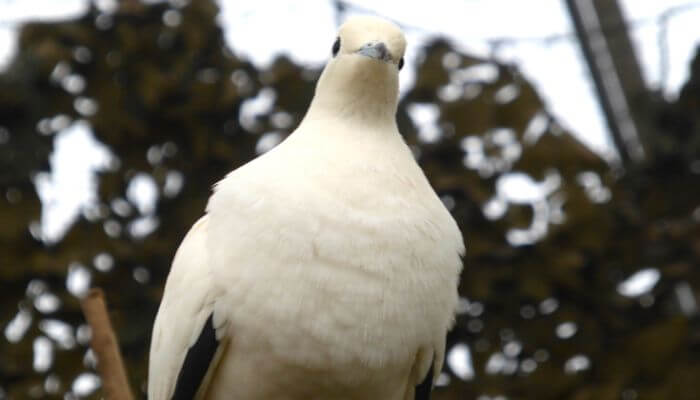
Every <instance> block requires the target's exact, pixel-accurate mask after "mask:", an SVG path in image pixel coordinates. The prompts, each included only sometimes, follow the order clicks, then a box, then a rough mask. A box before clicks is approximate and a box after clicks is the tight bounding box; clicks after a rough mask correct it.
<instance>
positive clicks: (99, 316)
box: [81, 289, 133, 400]
mask: <svg viewBox="0 0 700 400" xmlns="http://www.w3.org/2000/svg"><path fill="white" fill-rule="evenodd" d="M81 307H82V309H83V314H84V315H85V319H86V320H87V322H88V324H90V329H91V330H92V339H91V340H90V347H92V351H94V352H95V356H96V357H97V370H98V371H99V372H100V376H101V378H102V390H103V392H104V396H105V398H106V399H107V400H133V396H132V393H131V389H130V387H129V381H128V380H127V379H126V372H125V370H124V361H123V360H122V355H121V353H120V351H119V345H118V343H117V338H116V335H115V334H114V330H113V329H112V324H111V323H110V321H109V315H108V314H107V307H106V305H105V300H104V293H103V292H102V290H101V289H90V291H88V294H87V296H85V298H84V299H83V300H82V302H81Z"/></svg>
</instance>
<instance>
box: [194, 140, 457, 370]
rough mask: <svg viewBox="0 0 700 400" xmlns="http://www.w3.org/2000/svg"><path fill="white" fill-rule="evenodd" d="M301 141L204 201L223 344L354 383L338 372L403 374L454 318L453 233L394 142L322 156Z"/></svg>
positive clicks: (355, 145) (358, 144) (333, 149)
mask: <svg viewBox="0 0 700 400" xmlns="http://www.w3.org/2000/svg"><path fill="white" fill-rule="evenodd" d="M397 139H398V140H397ZM305 140H306V138H305V137H304V136H303V135H299V136H298V137H293V138H290V139H289V140H288V142H285V143H284V144H283V145H281V147H280V148H277V149H274V150H273V151H272V152H271V153H269V154H267V155H266V156H264V157H261V158H259V159H257V160H255V161H254V162H253V163H251V164H249V166H245V167H243V168H241V169H239V170H237V171H236V172H234V173H233V174H231V175H229V176H228V177H227V178H226V179H224V180H223V181H222V182H221V183H220V184H219V185H218V187H217V190H216V193H215V194H214V195H213V196H212V199H211V200H210V204H209V207H208V211H209V214H210V221H211V225H210V232H209V233H210V234H209V240H208V243H207V246H208V248H209V250H210V252H211V255H212V257H211V259H212V260H217V261H216V263H215V264H214V265H213V266H212V267H213V268H212V269H213V271H214V281H215V282H217V284H219V285H220V286H222V289H223V290H224V291H225V292H226V293H227V294H226V299H225V301H221V302H220V304H222V305H235V307H231V308H230V309H228V310H222V311H225V312H226V313H227V314H228V315H229V317H230V321H231V329H232V330H233V331H232V332H231V335H232V337H233V338H234V339H233V341H234V343H235V341H236V336H237V335H244V336H245V337H246V338H247V339H245V341H246V343H248V344H247V345H249V346H251V348H250V349H248V350H247V351H248V352H250V351H253V352H254V351H255V350H254V349H253V348H254V347H256V346H260V347H265V348H266V350H264V351H269V352H270V354H267V355H266V357H268V358H274V359H276V360H277V361H283V364H285V362H286V364H285V365H304V366H306V367H308V368H319V369H321V370H323V369H328V368H330V367H331V366H333V367H334V368H338V371H343V372H344V373H345V375H346V376H339V377H338V379H346V380H350V381H352V380H358V379H360V378H359V377H357V376H347V369H346V368H343V366H347V365H348V364H353V365H358V366H359V365H362V366H365V367H366V368H367V369H365V371H366V373H367V374H369V373H373V372H372V370H381V369H382V368H387V367H389V366H392V367H391V368H388V370H391V369H393V370H394V371H398V370H401V369H404V370H405V369H406V368H407V366H408V368H410V366H411V365H412V363H413V360H414V359H415V357H416V352H417V351H418V350H419V349H421V348H423V347H430V346H434V345H435V342H436V341H441V340H444V335H445V332H446V330H447V329H448V327H449V324H450V323H451V321H452V317H453V312H454V308H455V305H456V301H457V294H456V287H457V279H458V275H459V272H460V270H461V260H460V257H459V254H460V253H461V252H462V251H463V244H462V238H461V234H460V233H459V230H458V229H457V226H456V224H455V222H454V220H453V219H452V218H451V216H450V215H449V213H448V212H447V211H446V210H445V208H444V206H443V205H442V203H441V202H440V200H439V199H438V198H437V196H436V195H435V194H434V192H433V191H432V189H431V188H430V186H429V185H428V183H427V180H426V179H425V177H424V176H423V174H422V172H421V171H420V169H419V168H418V166H417V165H415V162H414V161H413V159H412V156H411V154H410V151H409V150H408V148H407V147H406V146H405V144H404V143H403V141H402V140H401V139H400V137H398V136H397V137H396V138H392V137H390V138H381V140H376V139H375V140H372V139H366V140H365V139H358V140H356V141H354V142H351V143H350V144H348V143H345V144H344V145H343V146H338V145H337V143H335V142H334V141H333V140H326V141H324V142H322V143H323V145H322V146H323V148H324V151H323V152H316V149H318V147H317V146H318V141H317V142H316V147H312V146H305V143H304V142H305ZM304 149H306V151H304ZM397 149H398V150H399V151H397ZM346 152H352V157H348V156H347V155H346V154H345V153H346ZM388 154H391V155H390V156H389V155H388ZM358 155H359V156H358ZM291 157H294V159H291ZM253 165H254V168H251V167H253ZM281 165H284V166H285V168H278V166H281ZM261 174H264V175H265V176H264V177H262V176H261ZM270 327H274V329H270ZM261 351H262V350H261ZM375 372H376V371H375ZM358 373H360V372H358ZM339 375H342V374H340V373H339ZM348 383H349V382H348Z"/></svg>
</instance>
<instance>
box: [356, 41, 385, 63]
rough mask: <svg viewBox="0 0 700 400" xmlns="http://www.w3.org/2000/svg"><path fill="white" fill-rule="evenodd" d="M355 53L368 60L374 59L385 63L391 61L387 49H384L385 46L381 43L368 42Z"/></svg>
mask: <svg viewBox="0 0 700 400" xmlns="http://www.w3.org/2000/svg"><path fill="white" fill-rule="evenodd" d="M356 53H357V54H361V55H363V56H366V57H369V58H374V59H375V60H381V61H386V62H389V61H391V53H390V52H389V49H387V48H386V45H385V44H384V43H382V42H369V43H367V44H365V45H364V46H362V47H360V49H359V50H357V51H356Z"/></svg>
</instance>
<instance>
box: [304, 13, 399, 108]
mask: <svg viewBox="0 0 700 400" xmlns="http://www.w3.org/2000/svg"><path fill="white" fill-rule="evenodd" d="M405 48H406V40H405V38H404V35H403V33H402V32H401V29H399V27H398V26H396V25H395V24H393V23H391V22H389V21H387V20H384V19H381V18H377V17H368V16H363V17H353V18H350V19H348V20H347V21H346V22H345V23H344V24H343V25H342V26H341V27H340V29H339V30H338V35H337V37H336V39H335V41H334V43H333V46H332V49H331V54H332V58H331V59H330V61H329V62H328V64H327V65H326V68H325V69H324V70H323V73H322V74H321V78H320V79H319V81H318V84H317V86H316V93H315V96H314V102H313V103H314V104H312V107H317V108H322V109H324V111H330V112H334V113H337V114H338V115H349V116H361V117H366V118H376V117H380V118H381V117H386V116H387V115H388V116H389V117H390V118H391V119H392V120H393V119H394V116H395V114H396V106H397V101H398V92H399V77H398V75H399V70H400V69H401V67H402V66H403V62H404V61H403V55H404V50H405Z"/></svg>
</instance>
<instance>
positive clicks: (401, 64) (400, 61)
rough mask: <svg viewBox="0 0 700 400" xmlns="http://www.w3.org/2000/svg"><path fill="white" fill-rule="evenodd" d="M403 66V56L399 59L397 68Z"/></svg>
mask: <svg viewBox="0 0 700 400" xmlns="http://www.w3.org/2000/svg"><path fill="white" fill-rule="evenodd" d="M401 68H403V57H401V59H400V60H399V69H401Z"/></svg>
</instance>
